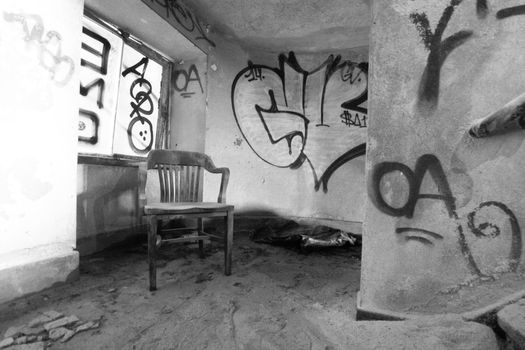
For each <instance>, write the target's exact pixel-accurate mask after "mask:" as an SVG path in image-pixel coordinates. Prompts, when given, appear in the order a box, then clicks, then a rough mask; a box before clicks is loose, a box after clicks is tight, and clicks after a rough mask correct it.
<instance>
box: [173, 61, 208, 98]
mask: <svg viewBox="0 0 525 350" xmlns="http://www.w3.org/2000/svg"><path fill="white" fill-rule="evenodd" d="M171 85H172V86H173V88H174V89H175V91H177V92H178V93H180V95H181V96H182V97H183V98H190V97H191V96H192V95H194V94H195V93H197V92H198V91H199V90H200V92H201V93H204V88H203V87H202V82H201V78H200V75H199V70H198V69H197V67H196V66H195V65H194V64H192V65H191V66H190V67H189V68H188V70H186V69H176V70H174V71H173V75H172V77H171Z"/></svg>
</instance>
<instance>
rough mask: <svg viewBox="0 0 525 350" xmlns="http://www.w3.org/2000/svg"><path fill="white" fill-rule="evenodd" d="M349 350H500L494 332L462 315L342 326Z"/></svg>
mask: <svg viewBox="0 0 525 350" xmlns="http://www.w3.org/2000/svg"><path fill="white" fill-rule="evenodd" d="M340 331H341V332H344V334H347V336H346V341H345V342H344V344H345V349H355V350H367V349H381V350H383V349H384V350H386V349H388V350H398V349H399V350H401V349H404V350H427V349H432V350H460V349H461V350H498V349H499V347H498V342H497V339H496V336H495V334H494V332H493V331H492V329H490V328H489V327H487V326H485V325H482V324H479V323H475V322H465V321H463V320H462V319H461V318H460V317H459V316H448V315H447V316H443V315H441V316H435V317H424V318H420V319H415V320H409V321H360V322H353V323H350V324H345V325H342V326H341V330H340Z"/></svg>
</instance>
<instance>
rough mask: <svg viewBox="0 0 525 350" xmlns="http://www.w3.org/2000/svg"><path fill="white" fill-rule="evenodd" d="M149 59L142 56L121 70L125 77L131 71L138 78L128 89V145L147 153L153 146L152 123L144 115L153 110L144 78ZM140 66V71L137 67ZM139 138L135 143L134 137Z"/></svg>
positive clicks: (147, 82)
mask: <svg viewBox="0 0 525 350" xmlns="http://www.w3.org/2000/svg"><path fill="white" fill-rule="evenodd" d="M148 62H149V59H148V58H147V57H143V58H142V59H141V60H140V61H139V62H137V63H136V64H135V65H133V66H131V67H129V68H128V69H126V70H124V71H123V72H122V76H123V77H126V76H127V75H128V74H130V73H133V74H134V75H136V76H137V77H138V78H137V79H136V80H135V81H133V83H132V84H131V87H130V89H129V94H130V96H131V98H132V99H133V101H132V102H130V105H131V114H130V115H129V117H130V118H131V121H130V122H129V126H128V131H127V133H128V141H129V146H130V147H131V149H132V150H133V151H135V152H136V153H139V154H144V153H148V152H149V151H150V150H151V148H152V147H153V124H151V122H150V121H149V120H148V118H146V117H144V116H145V115H151V114H153V111H154V106H153V101H152V99H151V93H152V86H151V84H150V82H149V81H148V80H146V79H145V78H144V74H146V70H147V68H148ZM139 67H142V72H139V71H138V70H137V69H139ZM136 138H137V139H138V140H139V143H138V144H137V143H136V141H135V139H136Z"/></svg>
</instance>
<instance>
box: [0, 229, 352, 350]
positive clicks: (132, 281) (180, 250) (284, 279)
mask: <svg viewBox="0 0 525 350" xmlns="http://www.w3.org/2000/svg"><path fill="white" fill-rule="evenodd" d="M146 257H147V249H146V247H145V245H144V244H135V245H131V246H126V247H120V248H116V249H111V250H108V251H105V252H102V253H99V254H97V255H94V256H90V257H86V258H82V259H81V263H80V273H81V274H80V279H79V280H77V281H75V282H73V283H70V284H66V285H61V286H58V287H56V288H52V289H49V290H46V291H43V292H40V293H37V294H34V295H32V296H29V297H26V298H22V299H19V300H16V301H13V302H11V303H7V304H4V305H0V332H1V333H0V336H3V334H4V332H5V331H6V330H7V329H8V328H9V327H11V326H20V325H23V324H27V323H28V322H30V321H31V320H32V319H34V318H35V317H37V316H38V315H40V314H41V313H43V312H45V311H48V310H55V311H57V312H60V313H63V314H65V315H75V316H77V317H78V318H79V319H81V320H83V321H89V320H97V321H100V326H99V327H98V328H96V329H93V330H88V331H85V332H81V333H78V334H76V335H75V336H74V337H73V338H71V339H70V340H69V341H67V342H65V343H61V342H54V343H53V344H52V346H51V348H52V349H185V350H190V349H225V350H226V349H228V350H230V349H287V350H292V349H325V350H326V349H339V348H341V347H340V346H341V344H344V343H345V340H344V339H345V334H344V333H345V332H344V329H345V325H348V324H349V323H351V322H353V321H354V320H355V305H356V299H355V298H356V293H357V291H358V290H359V278H360V267H361V266H360V247H358V246H356V247H352V248H350V249H346V248H335V249H330V250H329V251H328V250H325V251H314V252H310V253H307V254H305V253H301V252H298V251H295V250H290V249H286V248H283V247H277V246H272V245H267V244H259V243H254V242H252V241H251V240H250V239H249V238H248V234H247V233H244V232H236V235H235V244H234V251H233V259H234V260H233V274H232V275H231V276H224V275H223V273H222V269H223V252H222V250H221V249H220V247H219V246H218V245H217V243H214V245H213V247H212V248H211V249H209V250H208V254H207V257H206V258H205V259H199V257H198V249H196V248H195V247H192V246H184V245H171V246H163V247H162V248H161V260H160V261H159V266H160V268H159V270H158V290H157V291H155V292H150V291H149V290H148V279H147V276H148V274H147V263H146Z"/></svg>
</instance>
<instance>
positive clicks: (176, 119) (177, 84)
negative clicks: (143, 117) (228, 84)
mask: <svg viewBox="0 0 525 350" xmlns="http://www.w3.org/2000/svg"><path fill="white" fill-rule="evenodd" d="M201 56H202V57H198V58H196V59H194V60H186V61H181V62H179V63H176V64H175V66H174V69H173V74H172V84H173V86H172V88H173V90H172V93H173V94H172V96H171V115H172V119H171V126H170V135H171V148H172V149H179V150H185V151H196V152H204V144H205V140H204V136H205V129H206V91H207V89H206V88H207V87H206V84H207V78H206V76H207V73H206V69H207V66H206V55H205V54H204V53H202V54H201Z"/></svg>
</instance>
